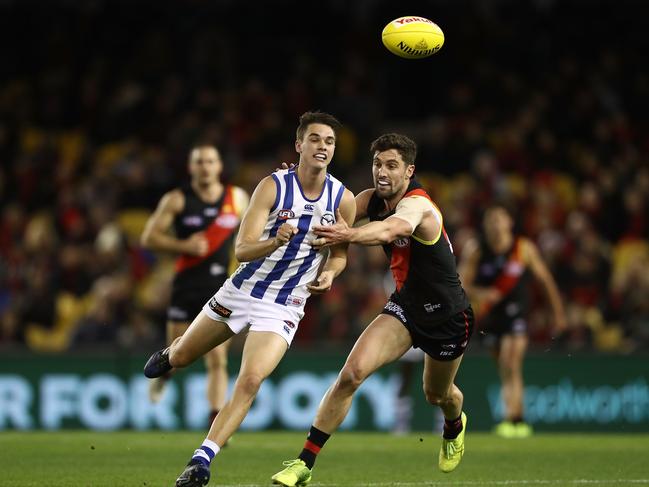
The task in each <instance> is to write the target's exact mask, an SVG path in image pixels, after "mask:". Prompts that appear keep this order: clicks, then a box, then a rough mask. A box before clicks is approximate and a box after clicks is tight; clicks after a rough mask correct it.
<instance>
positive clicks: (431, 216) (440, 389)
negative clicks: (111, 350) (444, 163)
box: [273, 134, 473, 486]
mask: <svg viewBox="0 0 649 487" xmlns="http://www.w3.org/2000/svg"><path fill="white" fill-rule="evenodd" d="M370 150H371V153H372V174H373V176H374V188H372V189H367V190H365V191H363V192H361V193H359V194H358V196H356V221H358V220H360V219H363V218H365V217H369V220H370V222H369V223H367V224H365V225H362V226H358V227H350V226H349V225H347V223H346V222H345V220H344V219H343V218H342V217H341V216H337V223H336V224H334V225H331V226H320V227H315V228H314V232H315V233H316V234H317V235H318V236H319V238H318V239H316V240H314V241H313V242H312V245H313V246H315V247H316V248H320V247H323V246H327V245H334V244H339V243H343V242H345V243H347V242H350V243H356V244H361V245H382V246H383V248H384V250H385V252H386V254H387V255H388V258H389V259H390V268H391V270H392V275H393V277H394V280H395V284H396V291H395V292H394V293H393V294H392V296H391V297H390V299H389V300H388V302H387V304H386V305H385V308H384V309H383V312H382V313H381V314H379V316H377V317H376V318H375V319H374V321H372V323H370V324H369V325H368V326H367V328H366V329H365V330H364V331H363V333H362V335H361V336H360V337H359V338H358V340H357V341H356V344H355V345H354V347H353V349H352V351H351V353H350V354H349V356H348V357H347V360H346V362H345V365H344V366H343V368H342V370H341V371H340V374H339V375H338V378H337V379H336V381H335V383H334V384H333V385H332V386H331V387H330V388H329V390H328V391H327V393H326V394H325V396H324V398H323V400H322V402H321V404H320V407H319V409H318V412H317V414H316V418H315V421H314V423H313V426H312V427H311V430H310V432H309V436H308V437H307V441H306V444H305V445H304V449H303V450H302V452H301V453H300V456H299V458H297V459H296V460H293V461H291V462H289V463H287V464H286V465H287V467H286V468H285V469H284V470H282V471H281V472H278V473H277V474H275V475H274V476H273V481H274V482H275V483H276V484H280V485H285V486H293V485H296V484H299V483H300V482H304V480H305V479H307V478H310V476H311V475H310V474H311V470H310V469H311V468H312V467H313V464H314V461H315V457H316V455H317V454H318V452H319V451H320V449H321V448H322V446H323V445H324V442H325V441H326V440H327V439H328V438H329V436H330V435H331V434H332V433H333V432H334V431H335V430H336V428H338V426H340V424H341V423H342V422H343V420H344V419H345V416H346V415H347V412H348V411H349V407H350V405H351V403H352V397H353V395H354V393H355V391H356V390H357V389H358V388H359V387H360V385H361V384H362V383H363V381H364V380H365V379H366V378H367V377H369V376H370V375H371V374H372V373H373V372H374V371H376V370H377V369H378V368H379V367H381V366H382V365H385V364H388V363H390V362H393V361H395V360H397V359H398V358H399V357H401V356H402V355H403V354H404V353H405V352H406V351H408V350H409V349H410V347H411V346H413V345H414V346H415V347H418V348H421V349H422V350H423V351H424V352H426V356H425V362H424V374H423V389H424V393H425V395H426V399H427V401H428V402H429V403H430V404H432V405H434V406H439V407H440V408H441V409H442V412H443V413H444V417H445V419H446V421H445V424H444V433H443V440H442V447H441V449H440V452H439V457H438V462H439V463H438V464H439V468H440V469H441V470H442V471H443V472H451V471H452V470H454V469H455V468H456V467H457V465H458V464H459V462H460V460H461V458H462V455H463V454H464V432H465V429H466V414H465V413H464V412H463V411H462V404H463V395H462V392H461V391H460V389H459V388H458V387H457V386H456V385H455V384H454V379H455V375H456V373H457V370H458V367H459V365H460V362H461V360H462V355H463V353H464V351H465V349H466V346H467V343H468V342H469V338H470V337H471V333H472V330H473V311H472V309H471V306H470V305H469V301H468V299H467V296H466V294H465V292H464V290H463V288H462V285H461V283H460V279H459V277H458V273H457V270H456V262H455V256H454V255H453V248H452V246H451V243H450V241H449V239H448V236H447V235H446V232H445V231H444V225H443V221H442V214H441V212H440V210H439V209H438V208H437V207H436V206H435V204H434V203H433V202H432V200H431V198H430V197H429V196H428V194H427V193H426V191H424V189H423V188H422V187H421V186H420V185H419V183H418V182H417V181H416V180H415V179H414V171H415V165H414V164H415V156H416V153H417V146H416V144H415V142H413V141H412V140H410V139H409V138H408V137H406V136H404V135H400V134H385V135H382V136H381V137H379V138H378V139H376V140H375V141H374V142H373V143H372V145H371V149H370Z"/></svg>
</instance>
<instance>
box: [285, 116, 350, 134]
mask: <svg viewBox="0 0 649 487" xmlns="http://www.w3.org/2000/svg"><path fill="white" fill-rule="evenodd" d="M312 123H321V124H322V125H328V126H329V127H331V128H332V129H333V131H334V134H336V135H337V131H338V129H340V128H341V127H342V124H341V123H340V122H339V121H338V119H336V117H334V116H333V115H331V114H329V113H325V112H320V111H315V112H304V113H303V114H302V115H301V116H300V124H299V125H298V126H297V131H296V133H295V136H296V137H297V140H302V139H303V138H304V134H305V133H306V129H307V127H308V126H309V125H311V124H312Z"/></svg>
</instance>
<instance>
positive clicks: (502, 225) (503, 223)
mask: <svg viewBox="0 0 649 487" xmlns="http://www.w3.org/2000/svg"><path fill="white" fill-rule="evenodd" d="M483 224H484V230H485V233H486V234H487V236H498V235H503V234H506V233H509V232H511V230H512V224H513V221H512V218H511V217H510V216H509V213H507V210H505V209H504V208H499V207H496V208H491V209H489V210H487V212H486V213H485V216H484V222H483Z"/></svg>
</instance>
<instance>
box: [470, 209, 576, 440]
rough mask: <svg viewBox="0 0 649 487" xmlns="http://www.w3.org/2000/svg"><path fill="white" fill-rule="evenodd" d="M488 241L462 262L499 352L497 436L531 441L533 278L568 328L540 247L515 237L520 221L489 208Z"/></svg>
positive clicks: (559, 323)
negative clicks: (527, 386)
mask: <svg viewBox="0 0 649 487" xmlns="http://www.w3.org/2000/svg"><path fill="white" fill-rule="evenodd" d="M482 227H483V236H482V237H481V238H479V239H471V240H469V241H467V242H466V244H465V246H464V249H463V251H462V259H461V261H460V267H459V270H460V275H461V277H462V282H463V283H464V286H465V289H466V290H467V292H468V293H469V296H470V297H471V299H472V300H475V301H476V302H477V303H478V304H479V306H478V307H477V308H476V309H477V316H478V317H477V322H478V325H479V326H480V328H481V329H482V330H483V331H484V332H485V333H486V337H487V341H488V342H490V345H491V346H492V347H493V351H494V356H495V358H496V361H497V363H498V372H499V375H500V380H501V395H502V399H503V404H504V419H503V421H502V422H501V423H499V424H498V425H496V428H495V432H496V434H498V435H499V436H503V437H512V438H513V437H526V436H529V435H530V434H532V428H531V426H530V425H528V424H527V423H525V422H524V420H523V414H524V411H523V409H524V408H523V405H524V383H523V359H524V356H525V351H526V349H527V344H528V337H527V317H526V313H527V307H528V301H529V296H528V293H529V287H528V284H529V277H530V274H531V275H532V276H534V277H535V278H536V280H537V281H538V282H539V283H540V284H541V286H542V287H543V289H544V290H545V292H546V294H547V296H548V299H549V302H550V305H551V307H552V313H553V325H554V332H555V333H559V332H561V331H563V330H565V328H566V317H565V312H564V309H563V305H562V303H561V297H560V294H559V290H558V288H557V285H556V283H555V281H554V278H553V277H552V274H551V273H550V271H549V270H548V268H547V266H546V265H545V263H544V262H543V259H542V258H541V256H540V254H539V251H538V249H537V248H536V246H535V245H534V243H533V242H532V241H531V240H529V239H527V238H525V237H521V236H518V235H515V234H514V231H513V227H514V220H513V218H512V216H511V214H510V213H509V211H508V210H507V209H506V208H505V206H502V205H493V206H490V207H488V208H487V209H486V210H485V212H484V216H483V219H482Z"/></svg>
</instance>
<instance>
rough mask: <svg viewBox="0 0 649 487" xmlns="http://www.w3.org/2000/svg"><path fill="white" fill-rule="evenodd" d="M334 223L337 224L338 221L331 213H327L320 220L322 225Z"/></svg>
mask: <svg viewBox="0 0 649 487" xmlns="http://www.w3.org/2000/svg"><path fill="white" fill-rule="evenodd" d="M334 223H336V219H335V218H334V216H333V215H332V214H331V213H325V214H324V215H322V218H320V225H333V224H334Z"/></svg>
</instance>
